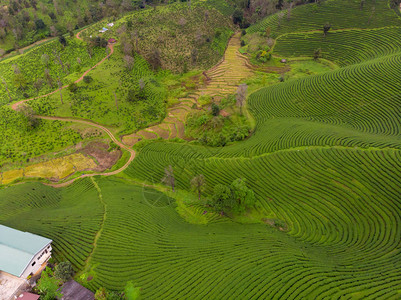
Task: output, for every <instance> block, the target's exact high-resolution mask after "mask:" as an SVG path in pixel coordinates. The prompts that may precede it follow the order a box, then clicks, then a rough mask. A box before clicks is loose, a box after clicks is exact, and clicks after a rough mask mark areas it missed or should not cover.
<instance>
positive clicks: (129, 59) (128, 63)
mask: <svg viewBox="0 0 401 300" xmlns="http://www.w3.org/2000/svg"><path fill="white" fill-rule="evenodd" d="M124 62H125V67H126V68H127V69H128V70H129V71H131V70H132V69H133V68H134V63H135V60H134V58H133V57H132V56H130V55H125V56H124Z"/></svg>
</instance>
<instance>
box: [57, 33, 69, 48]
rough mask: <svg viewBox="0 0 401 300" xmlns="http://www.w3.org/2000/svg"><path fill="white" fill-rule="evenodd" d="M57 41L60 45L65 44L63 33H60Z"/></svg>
mask: <svg viewBox="0 0 401 300" xmlns="http://www.w3.org/2000/svg"><path fill="white" fill-rule="evenodd" d="M58 41H59V42H60V44H61V45H63V47H65V46H67V40H66V39H65V37H64V36H63V35H60V36H59V37H58Z"/></svg>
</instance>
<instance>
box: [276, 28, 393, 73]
mask: <svg viewBox="0 0 401 300" xmlns="http://www.w3.org/2000/svg"><path fill="white" fill-rule="evenodd" d="M400 34H401V28H400V27H386V28H377V29H369V30H358V29H354V30H343V31H334V32H329V33H328V34H327V36H323V35H322V33H320V32H311V33H290V34H285V35H282V36H280V37H279V38H277V42H276V45H275V47H274V53H275V54H278V55H280V56H283V57H313V55H314V51H315V50H316V49H321V55H320V57H322V58H325V59H328V60H330V61H333V62H335V63H336V64H338V65H339V66H342V67H343V66H347V65H351V64H356V63H361V62H364V61H367V60H370V59H373V58H377V57H381V56H386V55H390V54H393V53H397V52H399V51H400V50H401V42H400V40H399V38H398V37H399V36H400Z"/></svg>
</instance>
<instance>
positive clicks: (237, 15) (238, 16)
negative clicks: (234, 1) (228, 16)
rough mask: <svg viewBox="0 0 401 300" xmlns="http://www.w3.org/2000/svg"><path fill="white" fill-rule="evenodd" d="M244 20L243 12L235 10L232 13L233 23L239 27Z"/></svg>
mask: <svg viewBox="0 0 401 300" xmlns="http://www.w3.org/2000/svg"><path fill="white" fill-rule="evenodd" d="M243 20H244V12H243V11H242V10H241V9H236V10H235V11H234V13H233V23H234V24H238V25H241V24H242V22H243Z"/></svg>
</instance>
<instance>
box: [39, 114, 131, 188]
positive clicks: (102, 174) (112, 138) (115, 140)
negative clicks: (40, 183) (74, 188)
mask: <svg viewBox="0 0 401 300" xmlns="http://www.w3.org/2000/svg"><path fill="white" fill-rule="evenodd" d="M36 117H37V118H39V119H43V120H53V121H63V122H75V123H81V124H85V125H89V126H93V127H96V128H98V129H100V130H103V131H104V132H105V133H106V134H107V135H108V136H109V137H110V138H111V140H112V141H113V142H114V143H116V144H117V145H118V146H120V147H121V148H122V149H124V150H127V151H128V152H129V153H130V158H129V159H128V161H127V162H126V163H125V164H124V166H122V167H121V168H119V169H117V170H115V171H112V172H106V173H91V174H82V175H81V176H79V177H76V178H73V179H71V180H68V181H66V182H63V183H56V184H46V185H49V186H52V187H63V186H67V185H70V184H71V183H73V182H74V181H75V180H77V179H79V178H85V177H93V176H98V175H101V176H110V175H116V174H118V173H121V172H122V171H124V170H125V169H126V168H128V166H129V165H130V164H131V162H132V161H133V160H134V158H135V155H136V152H135V150H133V149H131V148H130V147H128V146H126V145H124V144H123V143H121V142H120V141H119V140H118V139H117V138H116V137H115V136H114V135H113V134H112V133H111V131H110V130H109V129H107V128H106V127H104V126H102V125H99V124H97V123H94V122H92V121H89V120H83V119H71V118H63V117H48V116H36Z"/></svg>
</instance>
